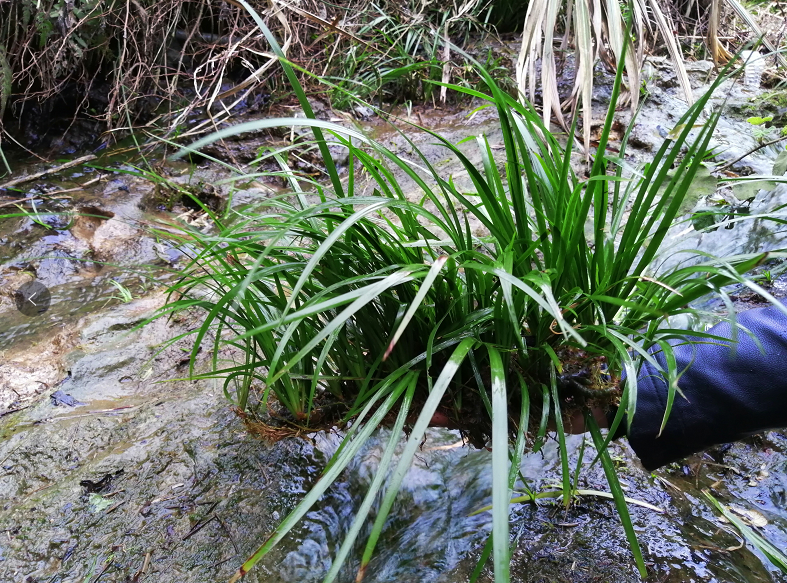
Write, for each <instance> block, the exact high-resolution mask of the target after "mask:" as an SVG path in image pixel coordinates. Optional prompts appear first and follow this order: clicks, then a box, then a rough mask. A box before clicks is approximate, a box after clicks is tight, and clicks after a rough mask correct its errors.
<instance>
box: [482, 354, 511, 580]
mask: <svg viewBox="0 0 787 583" xmlns="http://www.w3.org/2000/svg"><path fill="white" fill-rule="evenodd" d="M487 351H488V353H489V366H490V368H491V373H492V507H493V510H492V540H493V550H492V560H493V563H494V567H495V583H508V580H509V578H510V574H509V570H510V557H509V550H508V500H509V498H510V497H511V496H510V494H509V489H508V488H509V487H508V473H509V468H508V391H507V390H506V371H505V368H504V367H503V361H502V359H501V358H500V353H499V352H498V351H497V349H495V348H494V347H492V346H487Z"/></svg>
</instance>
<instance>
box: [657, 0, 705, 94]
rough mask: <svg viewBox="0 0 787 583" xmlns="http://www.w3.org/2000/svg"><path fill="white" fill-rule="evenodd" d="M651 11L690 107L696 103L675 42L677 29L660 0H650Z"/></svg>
mask: <svg viewBox="0 0 787 583" xmlns="http://www.w3.org/2000/svg"><path fill="white" fill-rule="evenodd" d="M650 9H651V12H652V13H653V17H654V19H655V20H656V28H658V30H659V32H660V33H661V37H662V38H663V39H664V42H665V43H666V44H667V50H668V51H669V54H670V56H671V57H672V62H673V64H674V65H675V72H676V74H677V75H678V82H680V86H681V88H682V89H683V95H684V97H685V98H686V101H688V102H689V105H691V104H692V103H694V98H693V97H692V91H691V83H690V82H689V74H688V73H687V72H686V66H685V65H684V64H683V55H682V54H681V52H680V46H678V42H677V41H676V40H675V27H674V25H673V24H672V22H671V20H669V15H667V14H664V11H662V10H661V7H660V6H659V3H658V0H650Z"/></svg>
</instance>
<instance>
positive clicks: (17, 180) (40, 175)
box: [0, 154, 97, 190]
mask: <svg viewBox="0 0 787 583" xmlns="http://www.w3.org/2000/svg"><path fill="white" fill-rule="evenodd" d="M96 158H97V156H96V155H95V154H88V155H87V156H82V157H81V158H76V159H75V160H71V161H69V162H66V163H65V164H61V165H60V166H55V167H54V168H49V169H48V170H42V171H41V172H36V173H35V174H28V175H27V176H20V177H19V178H15V179H14V180H9V181H8V182H6V183H4V184H0V190H3V189H7V188H11V187H13V186H16V185H18V184H24V183H25V182H30V181H31V180H37V179H39V178H43V177H44V176H49V175H50V174H57V173H58V172H61V171H63V170H67V169H68V168H73V167H74V166H79V165H80V164H84V163H85V162H90V161H91V160H95V159H96Z"/></svg>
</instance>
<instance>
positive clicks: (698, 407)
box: [628, 306, 787, 470]
mask: <svg viewBox="0 0 787 583" xmlns="http://www.w3.org/2000/svg"><path fill="white" fill-rule="evenodd" d="M737 318H738V322H739V323H740V324H741V325H743V326H744V327H745V328H747V329H749V330H750V331H751V332H753V333H754V335H755V337H756V338H757V339H758V340H759V342H760V343H761V345H762V348H763V350H764V353H763V352H762V351H761V350H760V348H759V347H758V346H757V345H756V344H755V342H754V341H753V340H752V339H751V338H750V337H749V335H748V334H746V333H745V332H744V331H742V330H740V329H739V330H738V344H737V346H736V347H735V349H733V348H732V347H731V345H730V343H729V342H728V343H719V342H714V343H713V344H709V343H708V342H709V341H707V340H701V339H695V340H698V341H701V342H703V343H702V344H693V345H692V344H684V345H679V346H675V347H674V351H675V357H676V360H677V366H678V371H683V374H682V375H681V377H680V379H679V380H678V386H679V387H680V389H681V390H682V391H683V395H684V396H685V398H684V397H683V396H681V395H680V394H676V395H675V401H674V404H673V406H672V412H671V413H670V416H669V419H668V421H667V425H666V426H665V427H664V431H663V432H661V435H659V428H660V426H661V422H662V419H663V417H664V410H665V408H666V404H667V384H666V382H665V380H664V379H663V377H662V376H661V374H660V373H658V372H657V371H654V369H653V367H652V365H650V364H648V363H645V364H644V365H643V366H642V369H641V371H640V374H639V375H638V376H637V383H638V390H637V408H636V413H635V414H634V417H633V419H632V422H631V427H630V429H629V430H628V439H629V443H630V444H631V446H632V447H633V448H634V451H635V452H636V453H637V456H639V458H640V460H641V461H642V463H643V465H644V466H645V467H646V468H647V469H648V470H653V469H656V468H658V467H660V466H663V465H665V464H668V463H670V462H673V461H676V460H679V459H681V458H683V457H686V456H687V455H690V454H692V453H695V452H698V451H701V450H703V449H705V448H707V447H710V446H711V445H716V444H719V443H727V442H731V441H736V440H738V439H741V438H742V437H745V436H747V435H751V434H753V433H757V432H759V431H764V430H766V429H775V428H780V427H787V316H785V315H784V314H783V313H782V312H781V311H779V310H778V309H777V308H775V307H773V306H769V307H766V308H756V309H752V310H747V311H745V312H740V313H739V314H738V316H737ZM709 332H710V333H711V334H714V335H716V336H721V337H724V338H730V337H731V328H730V325H729V324H728V323H727V322H722V323H721V324H717V325H716V326H714V327H713V328H712V329H711V330H709ZM655 358H656V360H658V361H659V364H661V365H662V366H664V355H663V354H661V353H658V354H656V355H655ZM684 369H685V370H684Z"/></svg>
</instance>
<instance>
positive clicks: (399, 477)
mask: <svg viewBox="0 0 787 583" xmlns="http://www.w3.org/2000/svg"><path fill="white" fill-rule="evenodd" d="M475 343H476V340H475V339H474V338H465V339H464V340H462V342H460V343H459V345H458V346H457V347H456V348H455V349H454V352H453V353H452V354H451V357H450V358H449V360H448V362H447V363H446V365H445V366H444V367H443V370H442V371H441V372H440V376H439V377H438V378H437V381H436V382H435V384H434V387H433V388H432V392H431V393H430V394H429V398H428V399H427V400H426V402H425V403H424V405H423V407H422V408H421V413H420V415H419V416H418V420H417V421H416V422H415V425H413V429H412V431H411V432H410V437H409V438H408V440H407V444H406V445H405V448H404V450H403V451H402V455H401V457H400V458H399V463H398V464H397V466H396V469H395V470H394V473H393V475H392V476H391V480H390V482H389V483H388V488H387V489H386V492H385V497H384V498H383V502H382V504H381V505H380V510H379V511H378V513H377V518H376V519H375V521H374V525H373V526H372V531H371V533H370V534H369V539H368V541H367V543H366V548H365V549H364V553H363V557H362V558H361V566H360V568H359V569H358V575H357V576H356V581H361V580H362V579H363V576H364V573H365V571H366V568H367V567H368V565H369V561H370V560H371V558H372V553H373V552H374V547H375V546H376V545H377V541H378V539H379V538H380V533H381V532H382V530H383V525H384V524H385V520H386V518H387V517H388V513H389V512H390V511H391V507H392V506H393V503H394V499H395V498H396V495H397V494H398V493H399V488H400V487H401V485H402V481H403V480H404V477H405V475H406V474H407V471H408V470H409V468H410V465H411V464H412V461H413V456H414V455H415V452H416V450H417V449H418V447H419V445H420V443H421V439H422V438H423V435H424V432H425V431H426V428H427V427H428V425H429V422H430V421H431V419H432V415H434V412H435V410H437V406H438V405H439V404H440V400H441V399H442V397H443V394H444V393H445V390H446V389H447V388H448V385H449V383H450V382H451V379H453V377H454V375H455V374H456V372H457V370H458V369H459V366H460V365H461V364H462V361H463V360H464V359H465V356H467V353H468V351H469V350H470V349H471V348H472V347H473V345H474V344H475Z"/></svg>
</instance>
